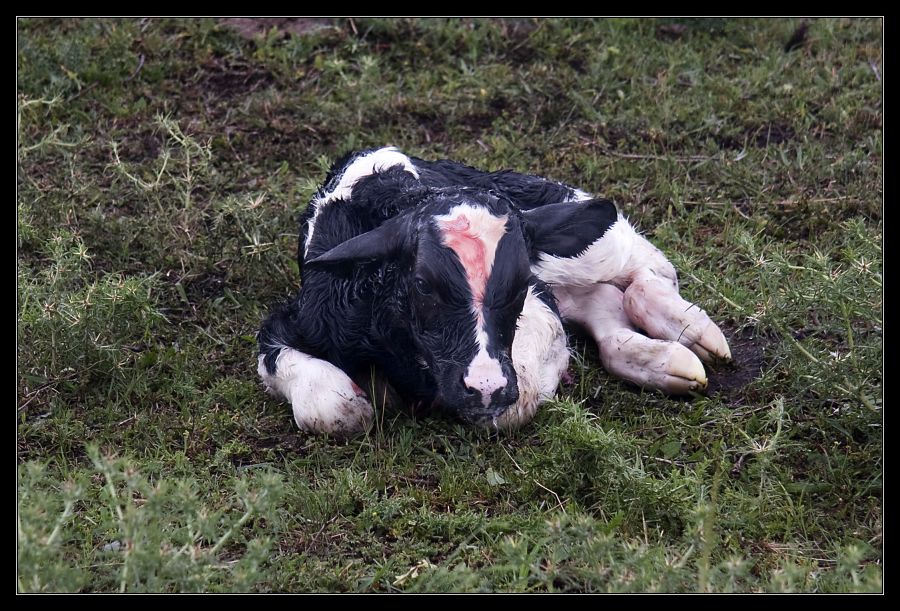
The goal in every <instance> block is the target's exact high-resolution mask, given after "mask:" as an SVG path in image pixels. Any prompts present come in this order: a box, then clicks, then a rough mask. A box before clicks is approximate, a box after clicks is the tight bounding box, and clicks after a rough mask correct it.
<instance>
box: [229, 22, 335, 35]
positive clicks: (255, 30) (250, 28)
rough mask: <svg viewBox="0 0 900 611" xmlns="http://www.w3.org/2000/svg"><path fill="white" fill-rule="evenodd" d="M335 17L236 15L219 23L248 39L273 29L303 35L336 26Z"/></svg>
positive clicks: (280, 32) (286, 33) (282, 32)
mask: <svg viewBox="0 0 900 611" xmlns="http://www.w3.org/2000/svg"><path fill="white" fill-rule="evenodd" d="M334 21H335V20H334V19H322V18H318V19H311V18H302V17H267V18H264V19H250V18H248V17H234V18H230V19H219V23H221V24H222V25H224V26H226V27H228V28H231V29H233V30H234V31H236V32H237V33H238V34H240V35H241V37H243V38H246V39H248V40H252V39H254V38H262V37H264V36H266V34H268V33H269V32H271V31H272V30H273V29H274V30H275V31H277V32H278V33H279V34H281V36H283V37H285V38H287V37H288V36H292V35H293V36H303V35H304V34H311V33H312V32H318V31H319V30H323V29H325V28H330V27H333V26H334Z"/></svg>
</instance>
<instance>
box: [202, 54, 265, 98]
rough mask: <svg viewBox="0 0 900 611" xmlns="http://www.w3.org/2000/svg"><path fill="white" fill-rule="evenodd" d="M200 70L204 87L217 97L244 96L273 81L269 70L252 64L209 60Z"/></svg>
mask: <svg viewBox="0 0 900 611" xmlns="http://www.w3.org/2000/svg"><path fill="white" fill-rule="evenodd" d="M201 71H202V72H201V73H202V82H203V86H204V89H206V90H207V91H209V92H211V93H212V94H213V95H215V96H216V97H219V98H233V97H237V96H245V95H247V94H248V93H252V92H253V91H256V90H257V89H260V88H262V87H266V86H268V85H271V84H272V83H273V82H275V78H274V77H273V76H272V73H271V72H269V71H268V70H265V69H262V68H260V67H259V66H256V65H253V64H245V63H239V62H223V61H216V60H211V61H208V62H206V63H204V64H203V66H202V67H201Z"/></svg>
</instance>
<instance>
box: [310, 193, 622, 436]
mask: <svg viewBox="0 0 900 611" xmlns="http://www.w3.org/2000/svg"><path fill="white" fill-rule="evenodd" d="M610 205H611V204H610ZM560 206H562V207H564V208H559V207H560ZM584 206H585V204H575V203H567V204H554V205H550V206H544V207H542V208H540V209H536V210H532V211H528V212H524V213H523V212H521V211H519V210H518V209H516V208H515V207H514V206H513V205H512V204H510V203H509V202H508V201H507V200H504V199H500V198H497V197H496V196H494V195H492V194H490V193H488V192H485V191H479V190H470V189H445V190H441V191H439V192H432V193H430V194H429V195H428V196H427V197H426V198H425V199H424V201H423V202H422V203H421V204H420V205H419V206H418V207H416V208H415V209H413V210H412V211H410V212H407V213H404V214H403V215H401V216H398V217H395V218H392V219H390V220H389V221H387V222H385V223H384V224H382V225H381V226H379V227H378V228H377V229H374V230H372V231H369V232H368V233H364V234H362V235H359V236H356V237H354V238H352V239H350V240H347V241H346V242H344V243H342V244H340V245H338V246H336V247H335V248H333V249H332V250H330V251H328V252H326V253H325V254H323V255H321V256H319V257H317V258H315V259H313V260H311V261H308V262H307V264H308V265H325V264H344V265H345V269H347V267H346V265H347V264H350V268H352V267H354V266H355V267H356V268H358V266H359V265H360V264H362V263H364V262H373V263H376V264H377V263H393V264H395V265H396V266H397V268H398V269H400V270H401V273H400V274H399V281H398V283H397V286H392V287H391V290H392V291H394V292H395V294H394V295H392V299H390V300H388V301H389V305H386V306H385V307H390V308H392V310H393V311H392V312H391V315H392V316H393V322H392V326H393V327H394V328H395V329H396V328H400V329H402V330H403V331H404V333H406V334H408V337H407V339H408V340H409V342H408V343H411V344H412V345H414V346H415V347H416V350H417V354H416V355H415V357H416V361H417V362H418V364H419V366H420V367H421V368H422V369H423V370H425V371H427V373H428V374H430V376H431V377H432V379H433V382H434V390H435V399H434V403H435V407H439V408H441V409H443V410H444V411H447V412H450V413H452V414H455V415H456V416H458V417H460V418H461V419H463V420H465V421H468V422H472V423H476V424H484V425H490V424H491V423H492V422H493V421H494V420H495V419H496V418H497V417H499V416H500V415H501V414H503V412H504V411H506V409H507V408H508V407H509V406H510V405H512V404H513V403H515V402H516V400H517V399H518V397H519V391H518V385H517V379H516V372H515V369H514V368H513V363H512V358H511V355H512V344H513V339H514V338H515V334H516V324H517V321H518V319H519V316H520V315H521V313H522V307H523V305H524V302H525V297H526V294H527V292H528V288H529V286H530V284H531V282H532V273H531V268H530V261H531V260H532V259H534V257H535V253H537V252H539V251H542V252H546V251H547V250H552V247H553V244H552V243H546V244H541V241H542V240H543V241H544V242H547V241H548V239H547V238H546V237H542V236H554V235H556V234H555V233H554V231H552V227H548V225H547V224H548V223H551V224H554V223H558V222H559V221H560V219H562V220H564V221H565V222H567V223H571V222H572V220H573V218H572V217H573V214H574V215H576V216H577V215H578V212H579V210H581V209H582V208H583V207H584ZM554 239H555V238H553V237H551V238H550V241H552V240H554ZM374 307H376V308H377V307H380V304H378V303H376V304H374Z"/></svg>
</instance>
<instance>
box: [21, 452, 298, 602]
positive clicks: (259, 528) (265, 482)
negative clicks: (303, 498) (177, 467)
mask: <svg viewBox="0 0 900 611" xmlns="http://www.w3.org/2000/svg"><path fill="white" fill-rule="evenodd" d="M88 454H89V456H90V458H91V461H92V463H93V465H92V468H81V469H77V470H75V471H74V472H72V473H70V474H69V477H68V478H67V480H66V481H65V482H64V483H62V485H58V484H57V483H56V482H53V481H48V480H47V478H46V468H45V467H43V466H42V465H40V464H39V463H30V464H29V465H27V466H26V467H23V468H22V469H20V471H19V473H18V476H19V501H20V503H19V518H18V541H19V556H18V564H19V576H18V588H19V590H20V591H22V592H59V591H78V590H81V589H84V588H88V589H92V590H100V591H103V590H114V591H119V592H161V591H173V592H199V591H211V590H212V591H215V590H220V589H224V590H236V591H243V590H246V589H248V588H251V587H254V586H255V585H256V584H257V583H258V582H259V581H260V579H261V578H262V571H261V566H262V565H263V564H264V563H265V560H266V558H267V556H268V554H269V553H270V546H271V543H272V539H271V536H270V535H269V534H267V533H272V532H277V530H276V529H277V524H278V521H277V516H276V515H275V513H274V512H273V509H274V507H276V506H277V504H278V502H279V498H280V494H281V490H282V484H281V480H280V478H279V477H277V476H275V475H273V474H265V473H263V474H260V475H259V476H250V477H240V478H233V479H232V480H231V481H225V482H222V484H223V485H224V490H222V491H214V490H210V489H209V488H208V487H206V486H204V485H203V483H202V482H201V481H199V480H197V479H196V478H193V477H186V478H181V477H170V476H169V477H167V476H163V475H160V474H153V475H148V474H144V473H142V472H140V471H138V470H137V469H136V468H135V466H134V464H133V462H132V461H130V460H125V459H121V458H116V457H113V456H110V455H101V454H100V452H98V451H97V449H96V448H94V449H90V450H89V452H88ZM229 488H230V489H231V490H229ZM60 501H61V502H60ZM76 508H77V516H76V515H75V514H76ZM248 525H252V526H248ZM251 533H259V536H250V535H251Z"/></svg>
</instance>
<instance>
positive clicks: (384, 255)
mask: <svg viewBox="0 0 900 611" xmlns="http://www.w3.org/2000/svg"><path fill="white" fill-rule="evenodd" d="M411 242H412V224H411V222H410V219H409V217H408V216H402V217H394V218H392V219H390V220H388V221H386V222H385V223H383V224H382V225H379V226H378V227H376V228H375V229H373V230H371V231H367V232H366V233H362V234H360V235H358V236H355V237H352V238H350V239H349V240H347V241H345V242H341V243H340V244H338V245H337V246H335V247H334V248H332V249H331V250H329V251H327V252H325V253H322V254H321V255H319V256H318V257H315V258H314V259H310V260H309V261H306V262H305V263H304V266H309V267H318V266H322V267H324V266H339V267H342V266H348V267H352V266H354V265H360V264H364V263H370V262H375V261H384V260H387V259H392V258H396V257H398V256H400V255H401V254H402V253H403V252H404V251H405V250H407V249H408V247H409V245H410V244H411Z"/></svg>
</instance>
